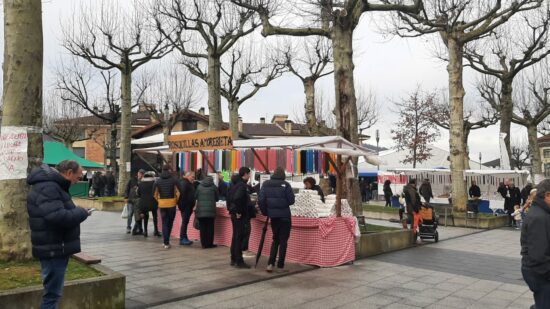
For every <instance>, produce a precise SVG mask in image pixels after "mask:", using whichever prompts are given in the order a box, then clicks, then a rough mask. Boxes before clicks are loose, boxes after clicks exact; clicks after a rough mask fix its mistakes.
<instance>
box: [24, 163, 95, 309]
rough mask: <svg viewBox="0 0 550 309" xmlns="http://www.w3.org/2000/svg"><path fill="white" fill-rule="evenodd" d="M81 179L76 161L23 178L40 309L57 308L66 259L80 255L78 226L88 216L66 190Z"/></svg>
mask: <svg viewBox="0 0 550 309" xmlns="http://www.w3.org/2000/svg"><path fill="white" fill-rule="evenodd" d="M81 176H82V168H81V167H80V165H79V164H78V163H77V162H76V161H67V160H66V161H61V162H60V163H59V164H58V165H57V166H56V168H55V169H54V168H51V167H49V166H47V165H45V164H44V165H42V166H40V167H39V168H36V169H34V170H33V171H32V172H31V173H30V175H29V176H28V177H27V183H28V184H29V185H31V186H32V188H31V190H30V192H29V194H28V196H27V211H28V213H29V226H30V229H31V242H32V255H33V257H35V258H37V259H39V260H40V266H41V273H42V284H43V286H44V292H43V294H42V304H41V308H43V309H50V308H51V309H53V308H58V305H59V301H60V299H61V296H62V295H63V285H64V282H65V271H66V270H67V264H68V262H69V257H70V256H71V255H73V254H75V253H78V252H80V223H82V222H83V221H84V220H86V218H88V216H89V215H90V214H91V212H90V211H88V210H86V209H84V208H80V207H76V206H75V204H74V203H73V201H72V200H71V195H70V194H69V188H70V186H71V185H73V184H75V183H77V182H78V179H79V178H80V177H81Z"/></svg>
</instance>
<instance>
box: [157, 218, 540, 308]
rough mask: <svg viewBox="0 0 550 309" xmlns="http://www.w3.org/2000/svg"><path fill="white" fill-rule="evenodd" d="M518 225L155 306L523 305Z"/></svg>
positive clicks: (525, 293)
mask: <svg viewBox="0 0 550 309" xmlns="http://www.w3.org/2000/svg"><path fill="white" fill-rule="evenodd" d="M519 269H520V256H519V232H518V231H515V230H506V229H501V230H491V231H484V232H480V233H475V234H471V235H466V236H457V237H455V238H452V239H449V240H446V241H442V242H439V243H437V244H428V245H425V246H419V247H415V248H412V249H408V250H402V251H398V252H393V253H389V254H385V255H379V256H376V257H374V258H369V259H364V260H359V261H356V262H355V263H354V264H353V265H348V266H343V267H337V268H329V269H327V268H325V269H317V270H314V271H310V272H306V273H301V274H297V275H293V276H291V277H285V278H279V279H274V280H270V281H265V282H261V283H257V284H254V285H251V286H244V287H239V288H235V289H229V290H226V291H222V292H219V293H214V294H209V295H203V296H200V297H194V298H190V299H186V300H184V301H180V302H175V303H171V304H165V305H162V306H158V307H155V308H158V309H170V308H461V309H464V308H480V309H492V308H495V309H502V308H518V309H520V308H521V309H523V308H529V306H530V305H532V304H533V300H532V294H531V292H530V291H529V290H528V288H527V287H526V285H525V283H524V282H523V280H522V279H521V274H520V272H519Z"/></svg>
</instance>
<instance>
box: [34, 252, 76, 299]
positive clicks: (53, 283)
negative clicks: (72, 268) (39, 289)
mask: <svg viewBox="0 0 550 309" xmlns="http://www.w3.org/2000/svg"><path fill="white" fill-rule="evenodd" d="M68 263H69V257H68V256H66V257H60V258H53V259H41V260H40V265H41V266H42V283H43V285H44V293H43V294H42V305H41V306H40V308H41V309H55V308H57V307H58V306H59V300H60V298H61V295H63V285H64V283H65V271H66V270H67V264H68Z"/></svg>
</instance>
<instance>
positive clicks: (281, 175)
mask: <svg viewBox="0 0 550 309" xmlns="http://www.w3.org/2000/svg"><path fill="white" fill-rule="evenodd" d="M285 178H286V175H285V170H284V169H283V168H282V167H277V168H276V169H275V171H274V172H273V175H272V176H271V179H279V180H285Z"/></svg>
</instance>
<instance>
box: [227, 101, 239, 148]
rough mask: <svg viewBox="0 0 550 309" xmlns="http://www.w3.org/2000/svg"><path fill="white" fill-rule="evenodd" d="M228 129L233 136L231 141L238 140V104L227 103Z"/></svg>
mask: <svg viewBox="0 0 550 309" xmlns="http://www.w3.org/2000/svg"><path fill="white" fill-rule="evenodd" d="M228 104H229V128H230V129H231V134H232V135H233V140H236V139H238V138H239V103H237V102H232V101H229V103H228Z"/></svg>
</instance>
